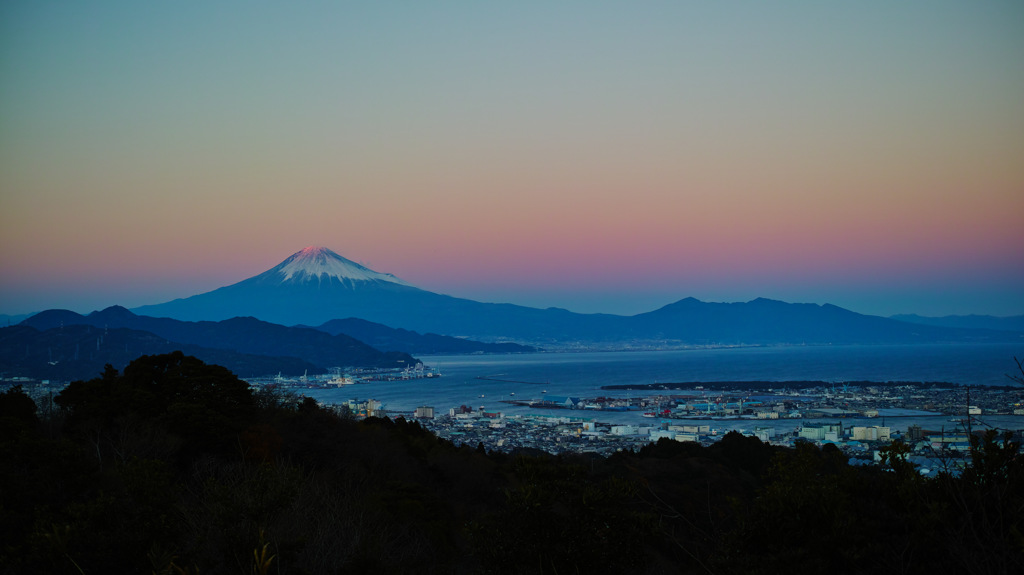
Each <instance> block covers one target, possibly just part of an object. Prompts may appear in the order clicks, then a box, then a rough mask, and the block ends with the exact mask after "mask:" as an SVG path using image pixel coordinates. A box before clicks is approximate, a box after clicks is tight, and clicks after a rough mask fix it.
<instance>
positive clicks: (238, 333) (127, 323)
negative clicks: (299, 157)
mask: <svg viewBox="0 0 1024 575" xmlns="http://www.w3.org/2000/svg"><path fill="white" fill-rule="evenodd" d="M19 325H23V326H30V327H34V328H36V329H40V330H47V329H53V328H56V327H60V326H66V325H90V326H93V327H99V328H128V329H134V330H138V331H143V332H147V333H151V334H154V335H155V336H159V337H162V338H166V339H168V340H173V341H176V342H178V343H181V344H190V345H197V346H202V347H208V348H212V349H228V350H232V351H236V352H239V353H246V354H252V355H260V356H286V357H295V358H299V359H302V360H304V361H307V362H310V363H311V364H314V365H316V366H319V367H321V368H331V367H345V366H357V367H402V366H405V365H414V364H415V363H416V361H417V360H416V359H415V358H414V357H412V356H411V355H409V354H406V353H402V352H396V351H392V352H382V351H380V350H377V349H375V348H373V347H371V346H369V345H367V344H365V343H363V342H361V341H359V340H357V339H355V338H352V337H350V336H347V335H344V334H339V335H332V334H329V333H326V332H323V331H319V330H315V329H312V328H296V327H287V326H282V325H276V324H272V323H269V322H265V321H262V320H259V319H256V318H254V317H234V318H229V319H227V320H221V321H216V322H214V321H201V322H187V321H181V320H176V319H172V318H153V317H148V316H142V315H138V314H135V313H132V312H131V311H129V310H128V309H126V308H124V307H121V306H111V307H108V308H106V309H104V310H101V311H94V312H92V313H90V314H89V315H85V316H83V315H81V314H77V313H75V312H72V311H68V310H48V311H45V312H41V313H39V314H36V315H34V316H32V317H30V318H28V319H26V320H25V321H23V322H21V324H19ZM264 375H265V374H264Z"/></svg>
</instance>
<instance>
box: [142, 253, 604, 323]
mask: <svg viewBox="0 0 1024 575" xmlns="http://www.w3.org/2000/svg"><path fill="white" fill-rule="evenodd" d="M132 311H133V312H135V313H137V314H139V315H146V316H152V317H170V318H174V319H179V320H185V321H202V320H212V321H218V320H224V319H229V318H232V317H237V316H253V317H256V318H259V319H261V320H263V321H268V322H272V323H277V324H282V325H300V324H304V325H312V326H316V325H320V324H323V323H326V322H328V321H330V320H335V319H347V318H359V319H364V320H368V321H371V322H376V323H380V324H384V325H387V326H390V327H398V328H404V329H409V330H415V331H419V332H421V333H425V332H434V333H441V334H446V335H460V336H480V337H484V338H491V339H501V338H502V337H504V336H508V337H522V336H523V335H524V334H523V333H522V330H520V329H518V328H515V326H516V325H522V324H523V323H528V324H530V325H532V326H533V327H532V328H531V329H529V330H527V331H528V332H529V336H530V337H531V339H536V338H540V339H545V338H549V337H557V338H561V337H563V336H565V335H566V334H565V333H563V331H564V330H562V329H555V333H548V330H546V329H545V328H544V326H545V325H546V324H550V323H551V322H550V316H551V315H552V314H553V313H554V314H556V315H558V312H552V311H549V310H540V309H535V308H528V307H522V306H515V305H510V304H491V303H480V302H475V301H472V300H466V299H460V298H456V297H451V296H447V295H441V294H437V293H434V292H430V291H426V290H422V289H420V288H417V287H415V286H413V285H412V284H410V283H408V282H406V281H404V280H402V279H399V278H398V277H395V276H394V275H391V274H385V273H380V272H377V271H374V270H372V269H369V268H367V267H365V266H363V265H360V264H358V263H356V262H354V261H352V260H349V259H346V258H344V257H342V256H340V255H338V254H337V253H335V252H333V251H331V250H329V249H327V248H323V247H308V248H305V249H303V250H300V251H298V252H296V253H294V254H292V255H291V256H289V257H288V258H287V259H285V260H284V261H283V262H281V263H280V264H278V265H276V266H274V267H273V268H271V269H269V270H267V271H265V272H263V273H261V274H259V275H256V276H253V277H251V278H248V279H246V280H243V281H240V282H238V283H236V284H232V285H229V286H225V287H222V288H219V289H216V290H213V291H211V292H207V293H203V294H199V295H195V296H192V297H187V298H183V299H176V300H173V301H169V302H166V303H162V304H156V305H147V306H142V307H138V308H134V309H133V310H132ZM561 314H569V312H566V311H564V310H562V311H561ZM572 315H575V314H572ZM608 317H615V316H608ZM552 327H554V326H552ZM506 328H512V332H511V333H506V331H508V330H507V329H506Z"/></svg>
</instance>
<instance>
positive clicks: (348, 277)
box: [261, 246, 411, 286]
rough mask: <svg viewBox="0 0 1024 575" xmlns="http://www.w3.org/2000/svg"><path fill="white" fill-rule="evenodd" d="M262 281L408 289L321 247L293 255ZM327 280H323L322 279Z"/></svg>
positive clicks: (384, 275)
mask: <svg viewBox="0 0 1024 575" xmlns="http://www.w3.org/2000/svg"><path fill="white" fill-rule="evenodd" d="M261 276H263V277H261V279H270V278H274V277H279V278H280V282H281V283H286V282H290V283H301V282H307V281H312V280H323V279H328V278H335V279H338V280H340V281H342V282H345V281H349V282H356V281H370V282H377V281H383V282H390V283H395V284H399V285H404V286H411V284H409V283H408V282H405V281H403V280H401V279H399V278H397V277H395V276H393V275H391V274H382V273H379V272H375V271H373V270H371V269H370V268H367V267H365V266H362V265H360V264H357V263H356V262H354V261H352V260H349V259H346V258H344V257H342V256H340V255H338V254H336V253H335V252H333V251H331V250H329V249H327V248H322V247H314V246H310V247H308V248H305V249H302V250H300V251H298V252H295V253H294V254H292V255H291V256H289V257H288V259H286V260H284V261H283V262H281V263H280V264H278V265H277V266H275V267H274V268H272V269H270V270H268V271H267V272H265V273H263V274H261ZM324 276H326V278H325V277H324Z"/></svg>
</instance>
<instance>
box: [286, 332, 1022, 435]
mask: <svg viewBox="0 0 1024 575" xmlns="http://www.w3.org/2000/svg"><path fill="white" fill-rule="evenodd" d="M1014 356H1016V357H1018V358H1022V359H1024V349H1022V348H1021V346H1019V345H1014V344H933V345H885V346H853V345H849V346H778V347H734V348H715V349H689V350H672V351H635V352H585V353H531V354H511V355H457V356H422V357H420V359H421V360H422V361H423V362H424V363H425V364H426V365H428V366H431V367H434V368H437V369H439V370H440V372H441V374H442V376H441V377H439V378H429V379H418V380H409V381H395V382H374V383H368V384H359V385H351V386H346V387H344V388H340V389H313V390H308V391H306V392H304V393H305V394H307V395H310V396H312V397H314V398H316V399H317V400H319V401H322V402H324V403H327V404H331V403H343V402H345V401H347V400H349V399H353V398H354V399H359V400H366V399H377V400H380V401H382V402H383V404H384V407H385V408H386V409H387V410H388V411H389V412H393V413H396V414H399V413H406V412H411V411H412V410H414V409H415V408H416V407H418V406H432V407H434V408H435V410H436V411H437V412H438V413H447V411H448V409H449V408H451V407H457V406H460V405H467V406H470V407H472V408H473V409H478V408H479V407H481V406H483V407H485V408H486V410H487V411H501V412H504V413H506V414H527V413H528V414H532V415H538V414H549V415H569V416H585V417H588V418H592V419H595V420H597V421H601V422H608V423H625V422H637V423H638V422H641V421H646V422H648V423H650V422H651V420H650V419H646V420H645V418H642V417H641V414H640V413H638V412H629V413H614V412H605V411H601V412H593V411H585V412H584V411H577V410H572V411H570V410H539V409H531V408H528V407H522V406H514V405H509V404H507V403H503V400H509V399H518V400H528V399H539V398H541V397H542V396H543V395H545V394H547V395H557V396H574V397H583V398H588V397H589V398H593V397H599V396H610V397H627V396H632V397H637V396H641V395H654V393H655V392H641V391H632V392H630V391H609V390H602V389H601V386H605V385H622V384H651V383H669V382H697V381H702V382H713V381H780V382H781V381H798V380H820V381H825V382H833V383H836V384H841V383H843V382H847V381H878V382H886V381H928V382H948V383H955V384H962V385H974V386H991V385H995V386H1004V385H1012V382H1011V381H1010V380H1009V379H1008V378H1007V377H1006V375H1007V374H1011V375H1013V374H1017V375H1020V373H1019V372H1018V371H1017V365H1016V363H1015V362H1014V359H1013V358H1014ZM667 393H686V392H685V391H675V392H667ZM696 393H700V392H699V391H698V392H696ZM1010 419H1011V420H1012V421H1008V422H1006V423H1007V424H1008V425H1009V426H1010V427H1012V428H1019V427H1024V419H1021V420H1020V421H1019V422H1018V421H1017V420H1016V419H1017V418H1013V417H1011V418H1010ZM899 420H900V421H901V424H902V426H903V427H904V428H905V426H906V424H907V423H908V422H909V423H915V422H917V421H910V420H909V419H908V418H899ZM870 422H871V423H869V424H870V425H879V424H880V421H879V420H878V419H873V420H870ZM889 423H895V420H893V421H891V422H887V423H886V424H889ZM931 423H935V421H934V419H933V420H932V421H931ZM764 424H765V422H764V421H741V422H733V423H731V424H730V425H731V426H732V428H736V429H743V428H746V427H749V428H753V427H754V426H755V425H764ZM851 424H857V423H856V422H851ZM771 425H773V426H780V427H787V426H788V427H795V426H797V425H799V422H794V421H792V420H789V421H783V422H779V423H772V424H771ZM949 425H952V424H949ZM932 427H935V425H932Z"/></svg>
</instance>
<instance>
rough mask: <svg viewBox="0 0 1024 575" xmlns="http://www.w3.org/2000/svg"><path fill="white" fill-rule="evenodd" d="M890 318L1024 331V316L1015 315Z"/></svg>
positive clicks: (906, 315) (955, 325)
mask: <svg viewBox="0 0 1024 575" xmlns="http://www.w3.org/2000/svg"><path fill="white" fill-rule="evenodd" d="M889 317H890V319H895V320H898V321H905V322H908V323H917V324H921V325H933V326H939V327H955V328H962V329H992V330H1000V331H1024V315H1015V316H1010V317H995V316H991V315H947V316H942V317H924V316H920V315H916V314H901V315H893V316H889Z"/></svg>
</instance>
